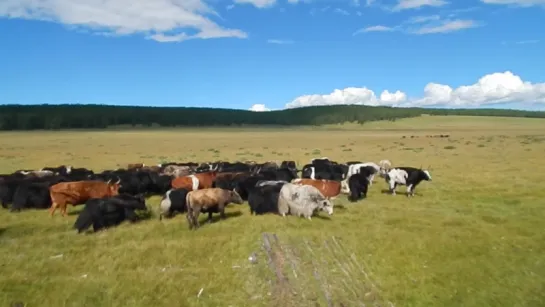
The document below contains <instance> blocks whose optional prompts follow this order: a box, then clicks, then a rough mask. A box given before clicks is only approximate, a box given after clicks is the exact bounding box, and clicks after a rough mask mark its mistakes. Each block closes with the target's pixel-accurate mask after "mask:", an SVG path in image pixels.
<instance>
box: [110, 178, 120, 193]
mask: <svg viewBox="0 0 545 307" xmlns="http://www.w3.org/2000/svg"><path fill="white" fill-rule="evenodd" d="M107 184H108V192H109V193H110V195H112V196H113V195H118V194H119V189H120V188H121V179H119V180H117V181H116V182H111V180H108V182H107Z"/></svg>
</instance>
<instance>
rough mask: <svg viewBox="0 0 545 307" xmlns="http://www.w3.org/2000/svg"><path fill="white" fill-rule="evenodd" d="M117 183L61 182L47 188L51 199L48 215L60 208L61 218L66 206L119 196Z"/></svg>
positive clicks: (64, 213)
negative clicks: (92, 199)
mask: <svg viewBox="0 0 545 307" xmlns="http://www.w3.org/2000/svg"><path fill="white" fill-rule="evenodd" d="M120 187H121V186H120V184H119V182H115V183H111V182H103V181H75V182H61V183H57V184H55V185H53V186H51V187H50V188H49V195H50V197H51V209H50V214H51V216H53V215H54V214H55V211H56V210H57V207H60V210H61V214H62V216H65V215H66V210H67V205H68V204H71V205H72V206H75V205H79V204H82V203H84V202H86V201H87V200H89V199H91V198H103V197H111V196H115V195H117V194H119V189H120Z"/></svg>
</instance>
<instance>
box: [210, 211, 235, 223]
mask: <svg viewBox="0 0 545 307" xmlns="http://www.w3.org/2000/svg"><path fill="white" fill-rule="evenodd" d="M201 216H206V220H204V222H201V224H205V223H207V221H208V213H201ZM239 216H242V211H233V212H225V219H226V220H227V219H230V218H233V217H239ZM219 220H221V216H220V215H219V213H212V221H211V223H215V222H217V221H219Z"/></svg>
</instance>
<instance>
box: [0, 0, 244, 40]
mask: <svg viewBox="0 0 545 307" xmlns="http://www.w3.org/2000/svg"><path fill="white" fill-rule="evenodd" d="M210 15H212V16H216V17H218V16H219V15H218V13H217V12H215V11H214V10H213V9H212V8H211V7H210V6H208V5H207V4H206V3H205V2H204V1H203V0H184V1H181V0H157V1H149V0H110V1H104V0H41V1H37V0H2V1H0V17H8V18H20V19H33V20H42V21H50V22H57V23H62V24H65V25H70V26H76V27H84V28H87V29H89V30H91V31H93V32H95V33H97V32H98V33H101V34H106V35H131V34H143V35H145V36H146V37H147V38H149V39H155V40H157V41H161V42H172V41H182V40H187V39H196V38H200V39H209V38H220V37H237V38H246V37H247V34H246V33H245V32H243V31H241V30H238V29H229V28H224V27H222V26H220V25H218V24H217V23H216V22H214V21H212V20H211V19H210V18H208V17H207V16H210ZM188 30H189V31H192V32H193V33H191V34H190V33H188V32H187V31H188Z"/></svg>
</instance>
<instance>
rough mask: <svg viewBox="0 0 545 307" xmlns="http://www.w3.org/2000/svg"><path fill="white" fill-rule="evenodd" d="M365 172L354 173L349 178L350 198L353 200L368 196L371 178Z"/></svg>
mask: <svg viewBox="0 0 545 307" xmlns="http://www.w3.org/2000/svg"><path fill="white" fill-rule="evenodd" d="M367 178H368V177H367V176H366V175H365V174H361V173H360V174H354V175H352V176H350V178H348V183H347V185H348V190H349V193H350V195H348V200H349V201H351V202H355V201H358V200H359V199H363V198H366V197H367V189H368V188H369V179H367Z"/></svg>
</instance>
